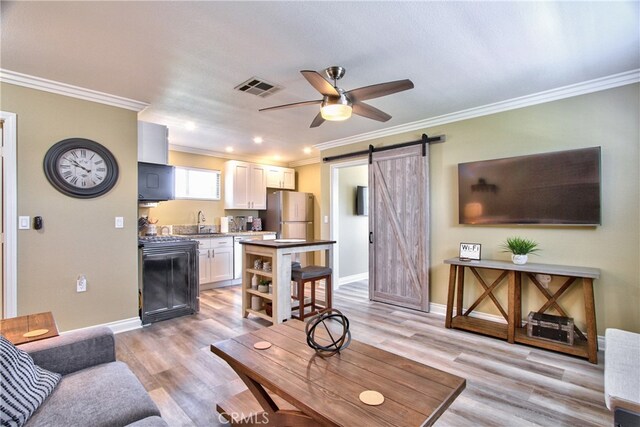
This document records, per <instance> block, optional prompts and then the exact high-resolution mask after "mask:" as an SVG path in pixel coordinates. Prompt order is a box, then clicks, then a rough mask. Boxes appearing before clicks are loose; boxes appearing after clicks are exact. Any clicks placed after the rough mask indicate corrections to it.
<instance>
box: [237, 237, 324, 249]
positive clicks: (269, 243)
mask: <svg viewBox="0 0 640 427" xmlns="http://www.w3.org/2000/svg"><path fill="white" fill-rule="evenodd" d="M278 240H288V241H286V242H285V241H278ZM293 240H295V241H293ZM334 243H336V241H335V240H314V239H312V240H302V239H276V240H247V241H244V242H240V244H241V245H251V246H262V247H265V248H276V249H280V248H297V247H303V246H320V245H332V244H334Z"/></svg>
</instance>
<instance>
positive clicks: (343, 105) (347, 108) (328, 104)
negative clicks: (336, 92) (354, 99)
mask: <svg viewBox="0 0 640 427" xmlns="http://www.w3.org/2000/svg"><path fill="white" fill-rule="evenodd" d="M352 111H353V109H352V108H351V102H349V100H348V99H347V97H346V96H344V94H341V96H340V98H333V99H332V98H329V97H325V99H324V100H323V102H322V107H320V114H321V115H322V118H323V119H325V120H330V121H333V122H340V121H342V120H347V119H348V118H349V117H351V112H352Z"/></svg>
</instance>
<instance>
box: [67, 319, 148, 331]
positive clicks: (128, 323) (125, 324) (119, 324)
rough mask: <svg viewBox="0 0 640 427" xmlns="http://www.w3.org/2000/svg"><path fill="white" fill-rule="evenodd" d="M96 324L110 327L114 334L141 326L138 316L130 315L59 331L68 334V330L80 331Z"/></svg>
mask: <svg viewBox="0 0 640 427" xmlns="http://www.w3.org/2000/svg"><path fill="white" fill-rule="evenodd" d="M97 326H106V327H107V328H109V329H111V330H112V331H113V333H114V334H119V333H121V332H127V331H133V330H134V329H140V328H142V321H141V320H140V318H139V317H131V318H130V319H122V320H116V321H115V322H109V323H102V324H99V325H93V326H87V327H86V328H78V329H72V330H70V331H64V332H61V333H62V334H68V333H69V332H75V331H82V330H84V329H90V328H95V327H97Z"/></svg>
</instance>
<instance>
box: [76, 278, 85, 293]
mask: <svg viewBox="0 0 640 427" xmlns="http://www.w3.org/2000/svg"><path fill="white" fill-rule="evenodd" d="M86 291H87V278H86V277H84V274H81V275H80V276H78V280H77V281H76V292H86Z"/></svg>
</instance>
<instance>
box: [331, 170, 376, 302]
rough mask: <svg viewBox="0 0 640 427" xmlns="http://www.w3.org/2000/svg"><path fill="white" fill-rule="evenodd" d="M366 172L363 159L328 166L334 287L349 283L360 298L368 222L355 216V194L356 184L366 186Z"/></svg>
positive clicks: (365, 274)
mask: <svg viewBox="0 0 640 427" xmlns="http://www.w3.org/2000/svg"><path fill="white" fill-rule="evenodd" d="M368 175H369V166H368V164H367V159H366V158H364V159H359V160H355V161H351V162H344V163H337V164H333V165H331V211H332V212H331V220H332V223H331V233H332V237H331V239H332V240H336V241H337V243H336V245H335V248H334V260H333V266H334V270H335V271H334V277H336V284H335V285H334V286H336V287H341V286H349V287H350V290H352V291H353V292H350V294H352V295H354V296H357V297H360V296H362V297H363V298H364V297H365V296H368V286H369V285H368V279H369V223H368V218H367V216H365V215H358V210H357V200H356V197H357V188H358V187H359V186H360V187H366V186H368V180H369V178H368ZM351 288H353V289H351Z"/></svg>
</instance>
